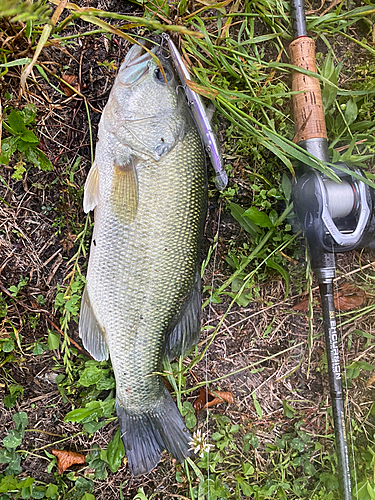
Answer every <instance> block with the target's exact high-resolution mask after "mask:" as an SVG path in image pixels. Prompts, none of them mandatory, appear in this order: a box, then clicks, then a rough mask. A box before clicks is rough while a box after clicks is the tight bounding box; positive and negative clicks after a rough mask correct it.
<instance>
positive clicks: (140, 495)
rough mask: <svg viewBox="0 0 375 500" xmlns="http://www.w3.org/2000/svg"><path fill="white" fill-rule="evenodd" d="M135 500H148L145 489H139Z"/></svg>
mask: <svg viewBox="0 0 375 500" xmlns="http://www.w3.org/2000/svg"><path fill="white" fill-rule="evenodd" d="M133 500H148V499H147V497H146V495H145V490H144V489H143V488H139V489H138V491H137V494H136V495H135V497H134V498H133Z"/></svg>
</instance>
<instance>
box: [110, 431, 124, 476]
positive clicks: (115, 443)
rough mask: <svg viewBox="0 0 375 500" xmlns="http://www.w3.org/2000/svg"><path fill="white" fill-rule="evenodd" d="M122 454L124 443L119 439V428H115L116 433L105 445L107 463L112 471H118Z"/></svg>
mask: <svg viewBox="0 0 375 500" xmlns="http://www.w3.org/2000/svg"><path fill="white" fill-rule="evenodd" d="M124 456H125V449H124V444H123V442H122V440H121V433H120V429H117V431H116V434H115V435H114V437H113V439H112V440H111V441H110V442H109V444H108V446H107V463H108V465H109V468H110V469H111V471H112V472H113V473H114V472H117V471H118V469H119V467H120V465H121V460H122V459H123V458H124Z"/></svg>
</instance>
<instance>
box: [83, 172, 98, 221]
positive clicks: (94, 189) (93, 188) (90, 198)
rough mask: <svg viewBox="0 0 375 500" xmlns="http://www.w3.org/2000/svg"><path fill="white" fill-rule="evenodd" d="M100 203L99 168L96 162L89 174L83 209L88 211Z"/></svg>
mask: <svg viewBox="0 0 375 500" xmlns="http://www.w3.org/2000/svg"><path fill="white" fill-rule="evenodd" d="M98 203H99V169H98V166H97V164H96V163H95V162H94V163H93V164H92V167H91V169H90V172H89V175H88V176H87V179H86V183H85V193H84V196H83V210H84V211H85V212H86V213H88V212H90V210H94V208H95V207H96V205H97V204H98Z"/></svg>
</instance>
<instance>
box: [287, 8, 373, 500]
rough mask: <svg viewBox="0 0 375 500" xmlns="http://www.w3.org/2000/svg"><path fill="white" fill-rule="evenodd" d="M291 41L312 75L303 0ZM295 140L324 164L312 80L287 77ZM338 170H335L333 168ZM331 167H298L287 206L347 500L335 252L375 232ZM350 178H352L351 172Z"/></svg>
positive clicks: (360, 200) (367, 209)
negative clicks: (318, 319)
mask: <svg viewBox="0 0 375 500" xmlns="http://www.w3.org/2000/svg"><path fill="white" fill-rule="evenodd" d="M291 7H292V29H293V38H294V40H293V41H292V43H291V44H290V46H289V53H290V59H291V62H292V64H293V65H295V66H298V67H300V68H303V69H305V70H309V71H312V72H314V73H316V72H317V70H316V64H315V44H314V41H313V40H312V39H311V38H310V37H308V35H307V30H306V18H305V11H304V3H303V0H291ZM292 90H293V91H294V92H298V93H296V94H293V97H292V107H293V115H294V127H295V142H296V143H297V144H298V145H299V146H301V147H303V148H304V149H305V150H306V151H307V152H308V153H310V154H311V155H313V156H315V158H317V159H318V160H321V161H322V162H324V163H327V162H329V153H328V141H327V131H326V124H325V118H324V109H323V101H322V94H321V91H320V83H319V80H318V78H315V77H312V76H308V75H306V74H303V73H301V72H299V71H293V73H292ZM337 167H340V168H337ZM337 167H333V168H332V170H333V172H334V174H336V176H337V177H338V178H339V182H336V181H334V180H332V179H330V178H329V177H328V176H326V175H324V174H322V173H320V172H319V171H317V170H315V169H313V168H312V167H310V166H307V165H300V166H299V168H298V171H297V175H296V181H297V182H296V183H295V185H294V187H293V203H294V209H295V212H296V215H297V217H298V219H299V222H300V224H301V225H302V227H303V229H304V232H305V235H306V238H307V241H308V245H309V249H310V258H311V265H312V269H313V271H314V273H315V276H316V278H317V280H318V283H319V291H320V296H321V302H322V311H323V324H324V333H325V342H326V353H327V363H328V378H329V386H330V396H331V405H332V416H333V423H334V431H335V442H336V454H337V461H338V476H339V488H340V493H341V497H342V499H343V500H351V499H352V493H351V479H350V465H349V456H348V446H347V439H346V435H347V433H346V427H345V421H346V420H345V409H344V395H343V389H342V374H341V368H340V358H339V345H338V340H339V339H338V333H337V329H336V319H335V305H334V295H333V280H334V278H335V253H338V252H345V251H348V250H352V249H354V248H358V247H364V246H370V247H374V244H373V243H372V242H373V240H374V234H375V217H374V190H373V189H372V188H370V187H369V186H368V185H367V184H365V183H364V182H362V181H361V180H358V178H359V179H360V178H361V177H362V178H364V177H363V175H362V173H361V171H360V170H358V169H352V170H351V169H349V168H348V167H346V166H345V165H344V164H342V163H340V164H338V165H337ZM354 173H355V174H356V176H354V175H353V174H354Z"/></svg>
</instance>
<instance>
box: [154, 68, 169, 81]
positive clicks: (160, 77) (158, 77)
mask: <svg viewBox="0 0 375 500" xmlns="http://www.w3.org/2000/svg"><path fill="white" fill-rule="evenodd" d="M163 69H164V73H165V78H166V79H167V82H170V81H171V80H172V78H173V75H172V72H171V70H170V69H168V68H165V67H163ZM154 77H155V79H156V81H157V82H158V83H161V84H164V85H165V84H166V82H165V78H164V75H163V73H162V72H161V71H160V68H156V70H155V71H154Z"/></svg>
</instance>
